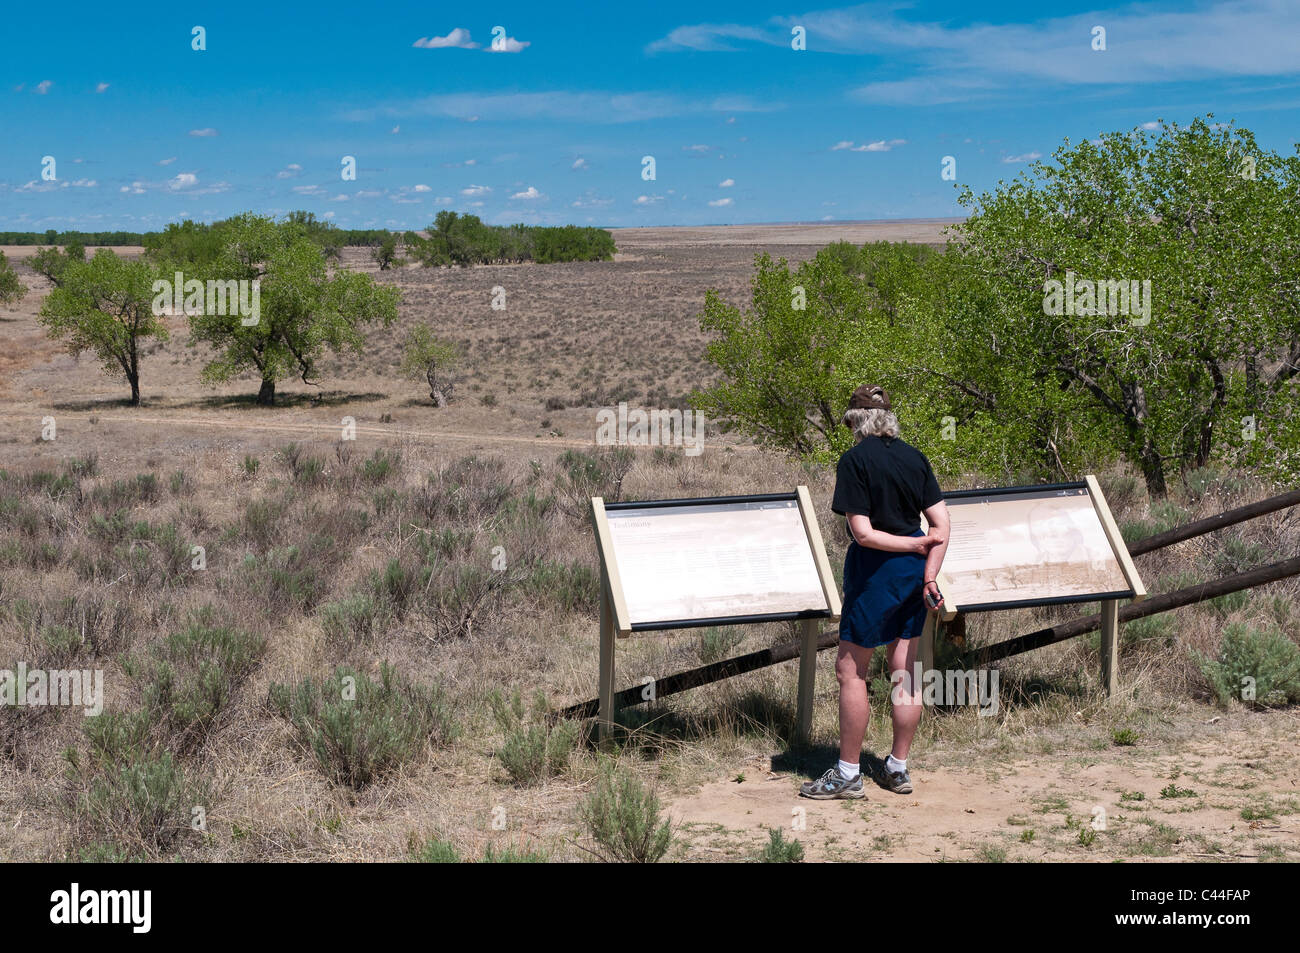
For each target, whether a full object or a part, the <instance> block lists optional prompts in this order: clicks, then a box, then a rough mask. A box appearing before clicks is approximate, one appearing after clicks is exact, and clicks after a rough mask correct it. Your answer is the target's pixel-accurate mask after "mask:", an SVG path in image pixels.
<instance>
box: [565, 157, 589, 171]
mask: <svg viewBox="0 0 1300 953" xmlns="http://www.w3.org/2000/svg"><path fill="white" fill-rule="evenodd" d="M569 168H571V169H590V168H591V166H589V165H588V164H587V160H586V159H584V158H582V157H581V156H579V157H578V158H576V159H574V160H573V165H571V166H569Z"/></svg>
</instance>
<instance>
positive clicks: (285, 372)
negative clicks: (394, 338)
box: [187, 213, 400, 406]
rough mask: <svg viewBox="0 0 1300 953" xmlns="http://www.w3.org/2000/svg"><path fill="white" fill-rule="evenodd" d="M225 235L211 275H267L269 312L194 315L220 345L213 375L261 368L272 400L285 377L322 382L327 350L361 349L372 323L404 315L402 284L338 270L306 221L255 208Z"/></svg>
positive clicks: (264, 297) (205, 336)
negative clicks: (400, 311) (278, 218)
mask: <svg viewBox="0 0 1300 953" xmlns="http://www.w3.org/2000/svg"><path fill="white" fill-rule="evenodd" d="M222 237H223V245H222V252H221V255H220V256H219V258H218V259H217V260H216V261H215V262H213V263H211V264H210V265H209V266H208V267H207V269H206V272H205V274H204V276H203V277H204V278H212V279H214V280H219V281H228V280H236V281H250V282H251V281H258V282H260V300H261V314H260V316H259V319H258V320H257V322H256V323H250V324H245V323H244V322H245V321H246V320H248V316H247V315H240V314H225V315H218V314H196V315H191V316H190V330H191V334H192V335H193V338H194V339H195V340H196V341H203V342H206V343H208V344H210V345H212V346H213V347H214V348H216V349H217V352H218V353H217V356H216V358H215V359H213V360H212V361H211V362H209V363H208V364H207V366H206V367H204V369H203V377H204V379H205V380H207V381H209V382H212V383H218V382H222V381H227V380H230V379H231V378H234V377H237V376H239V375H240V374H243V373H246V372H248V371H253V372H255V373H256V374H257V375H258V376H259V378H260V380H261V386H260V388H259V390H258V394H257V402H258V403H259V404H263V405H266V406H270V405H272V404H274V403H275V392H276V384H277V382H278V381H281V380H285V379H287V378H292V377H298V378H300V379H301V380H302V381H303V382H304V383H306V384H315V383H317V381H316V380H315V378H316V377H317V374H318V365H319V361H320V358H321V357H322V356H323V354H324V352H325V351H326V350H330V351H333V352H335V353H342V352H345V351H351V352H353V353H359V352H360V351H361V350H362V349H363V347H364V345H365V337H364V334H363V330H364V328H365V327H366V325H368V324H371V323H373V322H379V323H380V324H382V325H384V326H385V327H386V326H388V325H389V324H391V323H392V322H393V320H395V319H396V317H397V305H398V302H399V300H400V292H399V291H398V289H397V288H394V287H391V286H388V285H381V284H378V283H376V282H375V281H374V280H373V279H372V278H371V277H370V276H369V275H364V274H360V273H357V272H351V271H339V272H337V273H336V274H334V275H333V276H331V275H330V273H329V268H328V265H327V263H326V260H325V258H326V256H325V252H324V251H323V249H322V248H321V246H320V245H319V244H318V243H317V242H316V241H315V240H313V239H312V238H309V237H307V235H306V234H304V231H303V227H302V225H301V223H295V222H280V223H277V222H275V221H273V220H272V219H270V218H267V217H265V216H261V215H254V214H252V213H247V214H244V215H238V216H236V217H234V218H231V219H228V220H227V221H225V222H223V223H222ZM187 277H188V275H187ZM209 310H213V309H209Z"/></svg>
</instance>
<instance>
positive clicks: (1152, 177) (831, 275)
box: [694, 117, 1300, 498]
mask: <svg viewBox="0 0 1300 953" xmlns="http://www.w3.org/2000/svg"><path fill="white" fill-rule="evenodd" d="M1208 118H1209V117H1207V119H1205V120H1202V119H1198V120H1196V121H1194V122H1193V123H1192V124H1191V125H1190V126H1188V127H1179V126H1175V125H1163V126H1162V127H1161V129H1160V130H1159V131H1158V133H1156V134H1155V135H1154V136H1153V135H1150V134H1148V133H1147V132H1145V131H1143V130H1135V131H1133V132H1132V133H1112V134H1107V135H1104V136H1102V138H1101V144H1100V145H1098V144H1095V143H1093V142H1083V143H1081V144H1079V145H1078V146H1072V145H1071V144H1070V143H1069V142H1068V141H1067V142H1066V143H1065V144H1064V145H1063V146H1062V147H1061V149H1059V150H1058V151H1057V152H1056V154H1055V156H1054V159H1055V164H1053V165H1049V164H1047V163H1037V164H1035V166H1034V167H1033V170H1032V175H1030V176H1028V177H1026V178H1025V179H1023V180H1022V179H1017V180H1015V181H1014V182H1012V183H1009V184H1007V183H1003V184H1000V185H999V186H998V188H997V189H996V190H995V191H994V192H993V193H991V194H984V195H980V196H978V197H976V196H975V195H974V194H973V193H972V192H970V191H969V190H967V191H966V192H964V193H963V195H962V202H963V204H965V205H966V206H967V207H968V208H969V209H970V210H971V215H970V217H969V218H968V219H967V221H966V222H965V223H964V224H963V225H962V226H961V227H960V229H959V235H958V238H959V239H960V240H959V241H958V242H955V243H954V244H952V245H950V246H949V247H948V248H947V250H945V251H944V252H943V253H932V252H929V251H927V250H925V249H923V248H920V247H918V246H897V245H890V244H888V243H876V244H872V245H866V246H864V247H863V248H861V249H853V248H851V247H846V246H844V245H842V244H836V245H834V246H831V247H828V248H825V249H823V250H822V251H820V252H819V253H818V254H817V255H816V256H815V257H814V258H813V259H811V260H809V261H806V262H804V263H802V264H801V265H799V266H798V267H796V268H791V267H790V266H789V265H788V264H787V263H786V262H785V261H784V260H781V261H773V260H772V259H771V258H770V257H768V256H766V255H760V256H758V258H757V259H756V263H755V275H754V278H753V281H752V288H751V300H750V302H749V304H748V307H746V308H745V309H744V310H742V309H741V308H738V307H735V306H733V305H731V304H728V303H727V302H725V301H724V300H723V299H722V297H721V295H719V294H718V293H717V292H714V291H711V292H709V293H708V294H707V295H706V297H705V302H704V308H703V311H702V313H701V315H700V326H701V328H702V330H704V331H705V332H707V333H709V334H710V335H711V336H712V340H711V341H710V343H709V345H708V346H707V350H706V357H707V359H708V360H709V361H710V363H711V364H713V366H714V367H716V368H717V369H718V371H719V372H720V378H719V380H718V382H717V383H716V384H715V385H713V386H712V387H709V388H707V389H706V390H704V391H702V392H700V393H698V394H696V395H695V398H694V403H695V405H696V406H697V407H698V408H699V409H701V410H703V411H704V412H705V413H706V414H707V415H708V416H709V417H710V418H713V419H717V420H720V421H723V422H725V423H729V424H734V425H735V426H737V427H739V428H740V429H741V430H742V431H743V432H745V433H746V434H748V435H750V436H751V437H753V438H754V439H756V440H757V441H759V442H760V443H762V444H764V445H767V446H770V447H773V448H776V449H780V450H783V451H787V452H793V453H796V454H800V455H804V456H811V457H814V458H817V459H821V460H827V459H831V458H833V457H834V456H835V455H837V454H838V453H840V452H842V451H843V450H844V449H846V448H847V447H848V446H850V445H851V436H850V434H849V433H848V431H847V430H845V429H844V428H843V427H842V426H841V425H840V414H841V412H842V411H843V408H844V407H845V406H846V404H847V400H848V396H849V394H850V393H851V391H852V390H853V388H854V387H856V386H857V385H859V384H861V383H863V382H865V381H870V382H873V383H879V384H881V385H882V386H884V387H885V388H886V389H887V390H889V391H890V392H891V394H892V395H893V396H894V403H895V410H896V413H897V414H898V417H899V420H900V423H901V424H902V428H903V433H904V437H905V439H907V440H909V442H913V443H915V444H916V445H917V446H918V447H919V448H920V449H921V450H922V451H924V452H925V453H926V454H927V455H928V456H929V457H930V459H931V462H932V463H934V464H935V467H936V469H937V470H939V471H940V472H949V473H959V472H973V471H980V472H984V473H986V474H990V475H1002V476H1005V477H1006V478H1016V479H1017V481H1018V482H1026V481H1027V480H1029V479H1033V478H1056V479H1061V478H1065V477H1072V476H1076V475H1077V474H1079V473H1081V472H1083V471H1084V470H1085V469H1086V470H1094V469H1097V468H1098V467H1104V466H1106V465H1108V464H1110V463H1112V462H1113V461H1114V460H1115V459H1116V456H1117V454H1119V455H1122V456H1124V457H1125V458H1127V459H1128V460H1129V461H1130V462H1131V463H1133V464H1134V466H1135V467H1137V468H1138V469H1140V471H1141V472H1142V475H1143V479H1144V481H1145V483H1146V485H1147V489H1148V491H1149V493H1150V495H1151V496H1152V497H1155V498H1158V497H1161V496H1163V495H1164V494H1165V492H1166V488H1167V482H1168V478H1167V474H1166V470H1167V469H1168V468H1170V467H1172V468H1184V469H1199V468H1203V467H1205V466H1206V465H1207V464H1208V463H1210V462H1211V460H1215V461H1218V462H1219V463H1221V464H1223V465H1225V466H1230V467H1235V468H1238V469H1241V468H1255V469H1263V470H1265V471H1267V472H1268V473H1270V474H1273V475H1276V476H1277V477H1279V478H1290V479H1294V478H1295V476H1297V475H1300V413H1297V412H1296V411H1297V410H1300V407H1298V406H1297V405H1300V389H1297V388H1296V387H1295V386H1294V384H1295V380H1296V377H1297V374H1300V349H1298V348H1297V345H1296V341H1295V328H1296V327H1297V325H1298V323H1300V299H1297V298H1296V297H1295V295H1294V294H1293V293H1292V292H1291V289H1293V288H1294V287H1295V285H1296V283H1297V281H1300V217H1297V216H1296V215H1295V214H1294V212H1293V207H1294V196H1295V194H1296V192H1297V189H1298V188H1300V156H1291V157H1285V158H1284V157H1280V156H1278V155H1276V154H1275V153H1271V152H1266V151H1263V150H1261V149H1260V148H1258V146H1257V145H1256V143H1255V141H1254V138H1253V136H1252V135H1251V134H1250V133H1249V132H1248V131H1245V130H1238V129H1234V128H1233V127H1231V126H1221V125H1220V124H1217V123H1215V124H1211V123H1210V122H1209V121H1207V120H1208ZM1247 157H1250V158H1251V159H1253V161H1254V167H1255V170H1256V175H1255V177H1254V178H1253V179H1251V178H1246V177H1243V175H1242V174H1241V172H1242V169H1243V165H1244V162H1245V159H1246V158H1247ZM1067 273H1071V275H1072V276H1073V277H1071V278H1070V279H1069V280H1070V281H1071V282H1073V281H1074V280H1075V278H1077V279H1078V281H1080V282H1084V281H1088V282H1102V283H1103V286H1104V287H1103V297H1104V298H1105V299H1106V300H1105V301H1104V302H1103V306H1101V307H1098V304H1097V298H1096V296H1095V295H1094V296H1093V297H1092V299H1091V301H1089V300H1088V299H1086V298H1085V299H1083V300H1082V301H1080V302H1079V304H1080V307H1079V308H1078V309H1074V308H1071V309H1069V310H1068V311H1067V310H1064V309H1062V313H1059V314H1057V313H1048V312H1051V311H1054V310H1055V309H1054V308H1053V307H1052V301H1051V300H1050V299H1051V296H1050V295H1049V291H1050V290H1051V286H1050V285H1048V282H1049V281H1062V282H1064V281H1065V280H1066V276H1067ZM1132 281H1137V282H1139V288H1140V289H1141V282H1143V281H1149V282H1150V289H1151V293H1150V295H1149V296H1148V297H1145V298H1141V297H1140V298H1139V299H1138V300H1130V301H1129V312H1126V313H1122V314H1121V313H1117V312H1118V310H1119V309H1118V305H1119V304H1120V303H1121V302H1120V301H1119V300H1118V284H1116V285H1115V286H1114V289H1113V290H1114V291H1115V293H1116V294H1115V298H1116V300H1115V301H1114V304H1115V305H1116V306H1117V307H1116V309H1115V312H1114V313H1113V312H1112V308H1111V307H1110V305H1111V304H1112V301H1111V296H1110V290H1111V286H1110V285H1107V284H1105V283H1110V282H1114V283H1119V282H1124V283H1125V290H1126V291H1128V290H1131V286H1130V285H1129V283H1130V282H1132ZM1080 287H1082V286H1080ZM1072 303H1073V299H1072ZM1147 306H1149V314H1148V313H1147V312H1148V308H1147ZM1246 418H1253V419H1254V420H1255V421H1256V422H1257V424H1258V427H1257V428H1256V429H1255V430H1252V429H1250V428H1247V427H1245V426H1244V425H1243V423H1242V421H1243V419H1246ZM1256 431H1257V432H1256Z"/></svg>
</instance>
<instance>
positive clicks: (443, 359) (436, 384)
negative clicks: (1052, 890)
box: [401, 325, 460, 407]
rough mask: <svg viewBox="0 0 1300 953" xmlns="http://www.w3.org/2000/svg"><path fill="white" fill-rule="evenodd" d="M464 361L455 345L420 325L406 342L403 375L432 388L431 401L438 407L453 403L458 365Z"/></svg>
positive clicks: (430, 389)
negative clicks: (461, 359) (440, 338)
mask: <svg viewBox="0 0 1300 953" xmlns="http://www.w3.org/2000/svg"><path fill="white" fill-rule="evenodd" d="M459 359H460V354H459V351H458V350H457V348H456V346H455V345H454V344H451V343H450V342H447V341H442V340H439V339H438V338H437V337H435V336H434V334H433V331H432V330H431V329H430V328H427V327H425V326H424V325H416V326H415V327H414V328H412V329H411V334H410V336H409V337H408V338H407V340H406V349H405V351H404V352H403V354H402V367H401V372H402V374H403V375H404V376H405V377H408V378H410V379H411V380H422V381H424V382H425V383H427V384H428V385H429V399H430V400H432V401H433V404H434V406H435V407H445V406H447V404H448V403H450V401H451V399H452V397H451V395H452V391H453V390H454V389H455V385H456V374H455V371H456V364H457V362H458V361H459Z"/></svg>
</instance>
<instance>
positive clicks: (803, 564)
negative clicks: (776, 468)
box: [605, 494, 831, 628]
mask: <svg viewBox="0 0 1300 953" xmlns="http://www.w3.org/2000/svg"><path fill="white" fill-rule="evenodd" d="M605 518H606V519H607V520H608V525H609V536H610V541H611V544H612V547H613V551H614V552H613V555H614V559H615V561H616V563H617V566H618V574H619V577H620V580H621V582H622V591H623V596H624V598H625V600H626V602H627V615H628V618H629V620H630V622H631V625H632V627H633V628H637V627H639V626H648V625H653V624H655V623H664V622H672V621H688V622H695V623H696V624H699V623H700V622H707V620H710V619H729V618H735V617H738V616H761V615H780V614H793V613H809V614H812V613H820V614H822V615H829V614H830V612H831V610H830V607H828V606H827V604H826V594H825V592H824V590H823V588H822V580H821V576H820V574H819V573H818V571H817V564H816V562H815V560H814V555H813V551H812V547H811V546H810V544H809V541H808V534H807V531H806V530H805V528H804V521H803V516H802V514H801V512H800V508H799V501H798V499H797V498H796V497H795V496H794V494H791V496H790V498H789V499H776V500H772V499H766V500H757V501H755V500H743V499H742V500H740V501H734V502H732V501H728V502H717V503H714V502H708V501H705V502H700V503H688V504H680V505H679V504H672V503H666V504H659V505H655V506H646V507H638V506H636V505H635V504H632V505H628V506H624V505H621V504H613V505H608V506H606V511H605Z"/></svg>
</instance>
